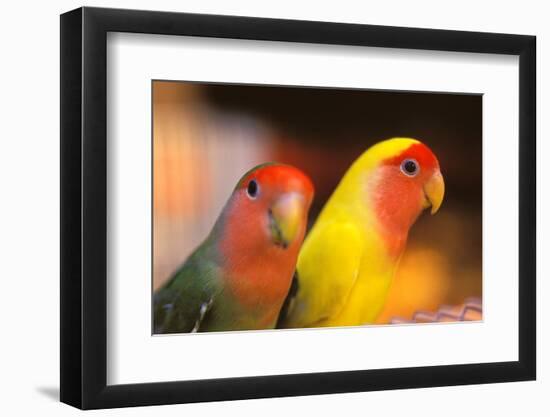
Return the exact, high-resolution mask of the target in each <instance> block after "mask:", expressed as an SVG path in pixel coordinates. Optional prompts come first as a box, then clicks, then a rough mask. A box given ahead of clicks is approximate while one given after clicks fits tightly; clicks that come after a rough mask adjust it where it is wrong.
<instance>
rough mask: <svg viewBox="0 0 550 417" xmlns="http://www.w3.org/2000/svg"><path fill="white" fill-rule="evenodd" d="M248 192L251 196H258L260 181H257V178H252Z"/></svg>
mask: <svg viewBox="0 0 550 417" xmlns="http://www.w3.org/2000/svg"><path fill="white" fill-rule="evenodd" d="M246 193H247V194H248V196H249V197H250V198H256V196H257V195H258V183H257V182H256V180H252V181H250V182H249V183H248V187H247V188H246Z"/></svg>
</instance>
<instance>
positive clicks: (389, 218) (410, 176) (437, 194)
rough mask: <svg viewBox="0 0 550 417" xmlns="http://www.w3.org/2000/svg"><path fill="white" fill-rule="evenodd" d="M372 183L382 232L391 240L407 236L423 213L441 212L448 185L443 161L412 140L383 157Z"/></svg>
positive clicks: (371, 191)
mask: <svg viewBox="0 0 550 417" xmlns="http://www.w3.org/2000/svg"><path fill="white" fill-rule="evenodd" d="M372 178H373V179H372V182H371V183H370V184H369V198H370V199H371V205H372V207H373V209H374V212H375V216H376V218H377V220H378V222H379V224H380V226H381V228H382V232H383V233H382V234H383V235H385V236H387V237H388V239H390V240H392V241H393V240H402V239H403V238H404V239H406V235H407V233H408V230H409V229H410V227H411V226H412V225H413V223H414V222H415V221H416V219H417V218H418V216H419V215H420V213H421V212H422V211H423V210H424V209H426V208H428V207H431V213H432V214H434V213H436V212H437V210H438V209H439V207H440V206H441V203H442V201H443V195H444V193H445V184H444V181H443V176H442V175H441V171H440V167H439V161H438V160H437V157H436V156H435V155H434V153H433V152H432V151H431V149H430V148H428V147H427V146H426V145H424V144H423V143H421V142H418V141H413V140H411V143H410V145H409V146H407V147H405V148H404V149H403V150H400V151H399V152H398V153H397V154H396V155H394V156H391V157H388V158H385V159H383V160H382V161H381V162H380V164H379V165H378V166H377V167H376V168H375V175H374V176H373V177H372Z"/></svg>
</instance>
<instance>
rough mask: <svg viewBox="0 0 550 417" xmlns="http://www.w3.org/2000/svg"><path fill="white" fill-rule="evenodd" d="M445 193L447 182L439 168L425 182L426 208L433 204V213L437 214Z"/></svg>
mask: <svg viewBox="0 0 550 417" xmlns="http://www.w3.org/2000/svg"><path fill="white" fill-rule="evenodd" d="M444 195H445V182H444V181H443V175H441V172H440V171H439V170H437V171H435V172H434V174H433V175H432V176H431V177H430V179H428V181H427V182H426V184H424V208H428V207H430V206H431V208H432V209H431V213H432V214H435V213H437V211H438V210H439V207H441V203H443V196H444Z"/></svg>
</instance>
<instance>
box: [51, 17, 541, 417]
mask: <svg viewBox="0 0 550 417" xmlns="http://www.w3.org/2000/svg"><path fill="white" fill-rule="evenodd" d="M108 32H132V33H148V34H163V35H175V36H177V35H186V36H199V37H215V38H235V39H254V40H266V41H285V42H305V43H317V44H332V45H356V46H371V47H383V48H405V49H421V50H440V51H456V52H477V53H490V54H507V55H517V56H519V103H518V104H519V132H518V133H519V155H518V158H519V170H520V172H519V271H518V273H519V277H520V279H519V294H518V297H519V360H518V361H514V362H497V363H477V364H468V365H445V366H424V367H413V368H399V369H376V370H357V371H343V372H327V373H312V374H293V375H276V376H256V377H241V378H229V379H209V380H199V381H176V382H162V383H142V384H131V385H112V386H109V385H107V383H106V375H107V369H106V366H107V343H106V342H107V340H106V328H107V309H106V307H107V305H106V299H107V285H106V282H107V252H106V245H107V181H108V178H107V163H106V161H107V141H106V136H107V135H106V127H107V111H106V92H107V91H106V85H107V73H106V59H107V58H106V55H107V54H106V46H107V41H106V39H107V33H108ZM535 51H536V38H535V37H534V36H524V35H509V34H494V33H478V32H462V31H449V30H432V29H416V28H403V27H387V26H371V25H357V24H341V23H322V22H312V21H294V20H278V19H265V18H250V17H233V16H216V15H199V14H185V13H171V12H153V11H136V10H120V9H102V8H88V7H84V8H80V9H77V10H73V11H71V12H68V13H65V14H63V15H61V53H60V56H61V310H60V314H61V401H62V402H64V403H67V404H70V405H73V406H75V407H79V408H82V409H93V408H111V407H123V406H141V405H155V404H173V403H189V402H200V401H217V400H237V399H247V398H263V397H282V396H297V395H312V394H327V393H343V392H357V391H375V390H387V389H400V388H420V387H434V386H446V385H463V384H481V383H495V382H506V381H524V380H533V379H535V377H536V314H535V310H536V296H535V295H536V259H535V257H536V254H535V249H536V158H535V155H536V145H535V134H536V131H535V122H536V120H535V107H536V98H535V97H536V92H535V87H536V81H535V79H536V77H535V75H536V73H535V68H536V52H535Z"/></svg>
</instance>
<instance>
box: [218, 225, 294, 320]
mask: <svg viewBox="0 0 550 417" xmlns="http://www.w3.org/2000/svg"><path fill="white" fill-rule="evenodd" d="M259 232H261V228H260V227H255V228H253V229H249V228H247V227H246V226H245V227H242V228H240V230H239V233H230V234H228V235H227V236H228V237H227V239H223V240H222V242H221V252H222V254H223V256H222V257H223V270H224V271H225V276H226V279H225V283H224V285H225V287H226V291H227V292H228V294H229V295H230V296H231V298H233V299H234V300H235V301H236V302H237V303H238V304H239V306H241V307H243V308H245V309H248V310H250V311H251V312H253V311H254V310H258V311H260V310H261V311H266V312H269V311H270V310H271V307H273V309H275V310H276V309H280V307H281V305H282V303H283V301H284V299H285V297H286V294H287V293H288V290H289V287H290V283H291V281H292V275H293V273H294V269H295V265H296V258H297V256H298V247H299V244H298V245H295V244H293V245H291V246H290V247H287V248H282V247H280V246H277V245H275V244H273V243H272V242H270V241H269V240H268V239H267V238H266V237H264V236H263V235H262V236H260V235H255V234H258V233H259ZM254 235H255V236H254ZM295 243H296V242H295ZM277 311H278V310H277ZM268 314H270V313H268ZM274 314H276V312H275V313H274Z"/></svg>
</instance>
